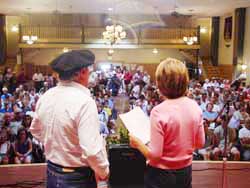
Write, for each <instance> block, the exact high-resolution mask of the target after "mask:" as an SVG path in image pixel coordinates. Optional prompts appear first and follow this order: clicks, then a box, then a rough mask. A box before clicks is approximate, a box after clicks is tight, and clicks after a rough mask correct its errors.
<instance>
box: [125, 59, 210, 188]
mask: <svg viewBox="0 0 250 188" xmlns="http://www.w3.org/2000/svg"><path fill="white" fill-rule="evenodd" d="M188 82H189V78H188V72H187V69H186V66H185V65H184V64H183V63H182V62H180V61H178V60H176V59H172V58H168V59H166V60H164V61H163V62H161V63H160V64H159V66H158V67H157V70H156V83H157V86H158V88H159V90H160V92H161V94H162V95H163V96H164V97H165V100H164V102H162V103H161V104H159V105H157V106H156V107H154V108H153V110H152V112H151V114H150V122H151V140H150V143H149V145H144V144H143V143H142V142H141V141H140V140H139V139H137V138H136V137H134V136H133V135H130V145H131V147H134V148H137V149H138V150H139V151H141V153H142V154H143V155H144V156H145V157H146V158H147V160H148V167H147V170H146V173H145V188H166V187H171V188H175V187H176V188H177V187H178V188H191V187H192V155H193V151H194V150H195V149H198V148H202V146H203V145H204V142H205V134H204V128H203V125H202V112H201V109H200V107H199V106H198V104H197V103H196V102H195V101H194V100H191V99H189V98H187V97H185V94H186V91H187V87H188Z"/></svg>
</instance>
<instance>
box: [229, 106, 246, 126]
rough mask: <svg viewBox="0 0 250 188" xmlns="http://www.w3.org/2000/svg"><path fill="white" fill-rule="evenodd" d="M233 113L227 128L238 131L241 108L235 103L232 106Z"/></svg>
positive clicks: (241, 118) (240, 120) (241, 117)
mask: <svg viewBox="0 0 250 188" xmlns="http://www.w3.org/2000/svg"><path fill="white" fill-rule="evenodd" d="M234 108H235V112H234V113H233V116H232V117H231V119H230V121H229V123H228V126H229V127H230V128H233V129H239V127H240V124H241V122H242V121H243V116H242V114H241V109H242V108H241V106H240V103H239V102H237V103H235V104H234Z"/></svg>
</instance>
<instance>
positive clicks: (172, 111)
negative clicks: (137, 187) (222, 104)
mask: <svg viewBox="0 0 250 188" xmlns="http://www.w3.org/2000/svg"><path fill="white" fill-rule="evenodd" d="M150 121H151V142H150V144H149V148H150V152H151V154H152V155H153V156H154V157H156V158H160V160H157V161H153V160H150V161H149V164H150V165H151V166H153V167H156V168H161V169H181V168H184V167H187V166H189V165H191V164H192V156H193V151H194V150H195V149H197V148H201V147H203V145H204V143H205V133H204V128H203V124H202V112H201V109H200V107H199V106H198V104H197V103H196V102H195V101H194V100H191V99H189V98H187V97H181V98H178V99H171V100H165V101H164V102H162V103H161V104H159V105H158V106H156V107H155V108H154V109H153V110H152V112H151V115H150Z"/></svg>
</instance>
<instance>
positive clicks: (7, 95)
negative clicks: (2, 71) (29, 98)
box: [1, 87, 12, 106]
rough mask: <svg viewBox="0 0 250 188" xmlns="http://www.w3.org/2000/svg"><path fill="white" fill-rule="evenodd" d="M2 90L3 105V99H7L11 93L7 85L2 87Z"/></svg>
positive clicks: (2, 100) (3, 100) (3, 101)
mask: <svg viewBox="0 0 250 188" xmlns="http://www.w3.org/2000/svg"><path fill="white" fill-rule="evenodd" d="M2 91H3V94H2V95H1V102H2V106H4V103H5V101H6V100H8V99H9V97H11V96H12V95H11V94H10V93H9V92H8V88H7V87H3V89H2Z"/></svg>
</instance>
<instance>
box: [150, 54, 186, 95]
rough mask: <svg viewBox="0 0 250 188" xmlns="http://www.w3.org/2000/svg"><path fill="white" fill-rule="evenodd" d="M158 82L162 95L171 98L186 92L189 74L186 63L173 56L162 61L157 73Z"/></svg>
mask: <svg viewBox="0 0 250 188" xmlns="http://www.w3.org/2000/svg"><path fill="white" fill-rule="evenodd" d="M155 77H156V83H157V86H158V88H159V90H160V92H161V94H162V95H164V96H165V97H167V98H169V99H175V98H179V97H182V96H184V95H185V94H186V91H187V88H188V83H189V76H188V71H187V68H186V65H185V64H184V63H182V62H181V61H179V60H177V59H173V58H167V59H166V60H164V61H162V62H161V63H160V64H159V65H158V67H157V69H156V73H155Z"/></svg>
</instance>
